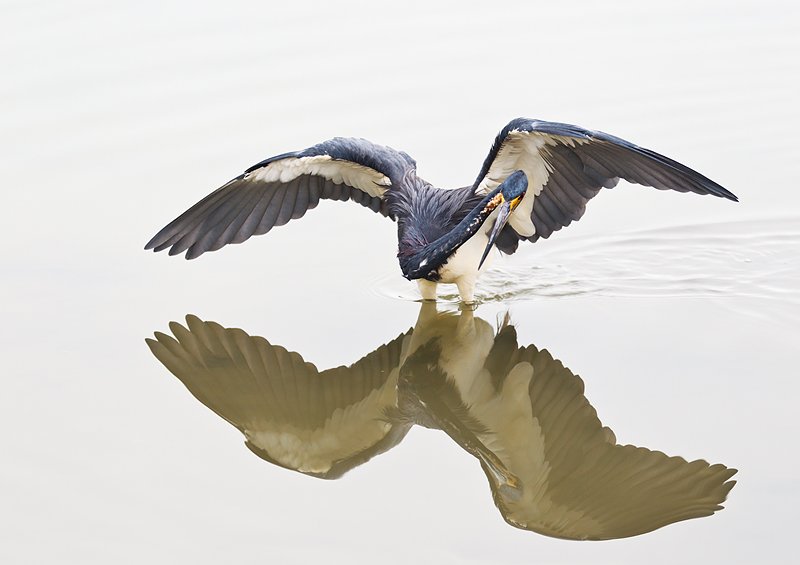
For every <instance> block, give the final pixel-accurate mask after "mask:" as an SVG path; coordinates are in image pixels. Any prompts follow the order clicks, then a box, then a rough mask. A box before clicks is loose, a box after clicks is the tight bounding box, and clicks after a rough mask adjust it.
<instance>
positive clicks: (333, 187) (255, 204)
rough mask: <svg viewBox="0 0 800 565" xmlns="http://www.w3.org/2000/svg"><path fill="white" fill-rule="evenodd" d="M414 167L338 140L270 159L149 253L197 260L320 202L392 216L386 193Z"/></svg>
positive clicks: (366, 145)
mask: <svg viewBox="0 0 800 565" xmlns="http://www.w3.org/2000/svg"><path fill="white" fill-rule="evenodd" d="M415 168H416V163H415V162H414V160H413V159H412V158H411V157H409V156H408V155H407V154H406V153H403V152H401V151H395V150H394V149H391V148H389V147H384V146H381V145H376V144H374V143H371V142H369V141H367V140H365V139H351V138H334V139H331V140H329V141H325V142H323V143H320V144H318V145H315V146H314V147H310V148H308V149H305V150H303V151H296V152H294V153H284V154H282V155H278V156H276V157H270V158H269V159H265V160H264V161H261V162H260V163H257V164H256V165H253V166H252V167H250V168H249V169H247V170H246V171H245V172H244V173H242V174H241V175H239V176H238V177H236V178H234V179H233V180H231V181H230V182H228V183H226V184H225V185H223V186H222V187H220V188H218V189H217V190H215V191H214V192H212V193H211V194H209V195H208V196H206V197H205V198H203V199H202V200H201V201H200V202H198V203H197V204H195V205H194V206H192V207H191V208H189V209H188V210H187V211H186V212H184V213H183V214H181V215H180V216H178V217H177V218H176V219H175V220H173V221H172V222H170V223H169V224H168V225H167V226H166V227H164V228H163V229H162V230H161V231H159V232H158V233H157V234H156V235H155V236H154V237H153V239H151V240H150V241H149V242H148V243H147V245H146V246H145V249H153V250H155V251H162V250H164V249H167V248H169V254H170V255H177V254H178V253H182V252H184V251H186V258H187V259H194V258H195V257H199V256H200V255H202V254H203V253H205V252H206V251H216V250H217V249H220V248H221V247H223V246H224V245H227V244H229V243H242V242H243V241H245V240H247V239H248V238H250V237H251V236H253V235H261V234H264V233H267V232H268V231H269V230H271V229H272V228H273V227H275V226H282V225H284V224H285V223H287V222H288V221H289V220H293V219H296V218H301V217H303V215H305V213H306V212H307V211H308V210H310V209H311V208H315V207H316V206H317V204H318V203H319V201H320V199H323V200H353V201H355V202H358V203H359V204H361V205H362V206H365V207H367V208H370V209H371V210H373V211H375V212H380V213H381V214H383V215H384V216H389V215H390V214H389V213H388V211H387V206H386V200H385V199H384V196H385V194H386V192H387V191H388V190H391V187H392V186H397V185H399V184H400V183H401V182H402V179H403V177H404V176H405V175H406V174H407V173H408V172H409V171H413V170H414V169H415Z"/></svg>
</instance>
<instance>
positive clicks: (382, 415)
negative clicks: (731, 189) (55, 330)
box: [148, 304, 736, 539]
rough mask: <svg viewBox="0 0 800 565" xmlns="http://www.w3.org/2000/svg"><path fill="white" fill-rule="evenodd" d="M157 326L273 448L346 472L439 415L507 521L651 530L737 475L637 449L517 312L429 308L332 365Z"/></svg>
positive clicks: (266, 450)
mask: <svg viewBox="0 0 800 565" xmlns="http://www.w3.org/2000/svg"><path fill="white" fill-rule="evenodd" d="M187 324H188V329H187V328H184V327H183V326H181V325H179V324H171V326H170V328H171V330H172V331H173V333H174V334H175V337H176V338H177V339H174V338H172V337H169V336H167V335H164V334H161V333H156V340H148V345H149V346H150V348H151V350H152V351H153V354H154V355H155V356H156V357H157V358H158V359H159V360H160V361H161V362H162V363H163V364H164V365H165V366H166V367H167V368H168V369H169V370H170V371H171V372H172V373H173V374H175V375H176V376H177V377H178V378H179V379H180V380H181V381H182V382H183V383H184V384H185V385H186V387H187V388H188V389H189V391H190V392H191V393H192V394H193V395H194V396H195V397H197V398H198V400H200V401H201V402H202V403H204V404H205V405H206V406H208V407H209V408H211V409H212V410H213V411H214V412H216V413H217V414H219V415H220V416H221V417H223V418H224V419H226V420H228V421H229V422H230V423H231V424H233V425H234V426H236V427H237V428H238V429H239V430H240V431H241V432H242V433H243V434H244V435H245V437H246V443H247V446H248V447H249V448H250V449H251V450H252V451H253V452H254V453H256V454H257V455H258V456H259V457H261V458H262V459H264V460H266V461H269V462H271V463H274V464H276V465H279V466H281V467H285V468H288V469H293V470H297V471H299V472H302V473H305V474H308V475H312V476H316V477H321V478H329V479H330V478H337V477H339V476H341V475H342V474H343V473H345V472H346V471H347V470H349V469H351V468H353V467H355V466H357V465H360V464H362V463H364V462H366V461H368V460H369V459H370V458H371V457H373V456H374V455H376V454H379V453H381V452H383V451H386V450H388V449H390V448H392V447H393V446H394V445H397V444H398V443H399V442H400V441H401V440H402V439H403V437H404V436H405V434H406V432H407V431H408V429H409V427H410V426H411V425H413V424H420V425H424V426H427V427H432V428H438V429H441V430H443V431H444V432H445V433H446V434H447V435H449V436H450V437H451V438H452V439H453V440H454V441H455V442H456V443H457V444H458V445H460V446H461V447H462V448H464V449H465V450H466V451H468V452H469V453H470V454H472V455H473V456H475V457H476V458H477V459H478V460H479V462H480V464H481V466H482V468H483V469H484V472H485V473H486V475H487V477H488V479H489V483H490V486H491V488H492V493H493V497H494V500H495V503H496V504H497V506H498V508H499V509H500V511H501V513H502V514H503V517H504V518H505V519H506V521H507V522H508V523H510V524H512V525H514V526H517V527H520V528H524V529H528V530H533V531H536V532H539V533H542V534H545V535H550V536H554V537H561V538H568V539H611V538H619V537H626V536H632V535H637V534H641V533H645V532H648V531H651V530H653V529H656V528H659V527H661V526H664V525H667V524H670V523H673V522H676V521H679V520H686V519H689V518H695V517H699V516H708V515H710V514H713V513H714V512H715V511H717V510H719V509H720V508H722V507H721V506H720V504H721V503H722V502H723V501H724V500H725V498H726V495H727V493H728V491H729V490H730V489H731V488H732V487H733V484H734V482H733V481H730V480H729V479H730V477H731V476H732V475H733V474H734V473H735V472H736V471H735V470H732V469H728V468H726V467H724V466H722V465H709V464H708V463H706V462H705V461H694V462H692V463H688V462H687V461H686V460H684V459H682V458H680V457H668V456H666V455H664V454H663V453H661V452H658V451H651V450H649V449H646V448H641V447H634V446H629V445H628V446H622V445H618V444H617V443H616V439H615V437H614V434H613V432H612V431H611V430H610V429H608V428H606V427H603V425H602V424H601V423H600V420H599V419H598V418H597V414H596V412H595V410H594V408H592V406H591V405H590V404H589V401H588V400H587V399H586V397H585V396H584V394H583V381H582V380H581V379H580V378H579V377H577V376H576V375H574V374H572V372H570V370H569V369H567V368H566V367H564V365H563V364H562V363H561V362H560V361H557V360H555V359H554V358H553V357H552V356H551V355H550V354H549V353H548V352H547V351H545V350H541V351H540V350H538V349H537V348H536V347H534V346H532V345H531V346H527V347H520V346H519V344H518V342H517V333H516V330H515V329H514V327H513V325H512V324H511V323H510V321H509V318H508V317H506V319H505V320H504V321H503V322H502V323H501V324H500V326H499V328H498V329H497V330H496V331H495V330H494V329H493V328H492V326H491V325H490V324H488V323H487V322H485V321H484V320H481V319H480V318H475V317H473V314H472V312H469V311H466V312H462V313H461V314H460V315H456V314H452V313H438V312H436V309H435V307H434V306H432V305H430V304H426V305H423V307H422V308H421V311H420V315H419V319H418V321H417V325H416V326H415V328H414V330H413V332H409V333H407V334H403V335H401V336H399V337H398V338H397V339H395V340H393V341H392V342H390V343H388V344H386V345H382V346H381V347H379V348H378V349H376V350H375V351H374V352H372V353H370V354H368V355H366V356H365V357H364V358H362V359H361V360H359V361H357V362H356V363H354V364H353V365H351V366H349V367H337V368H335V369H328V370H326V371H322V372H319V371H317V369H316V367H314V366H313V365H311V364H310V363H307V362H305V361H304V360H303V359H302V357H300V356H299V355H298V354H296V353H291V352H288V351H286V350H285V349H283V348H282V347H279V346H274V345H272V344H270V343H269V342H268V341H266V340H264V339H263V338H260V337H252V336H249V335H248V334H246V333H245V332H243V331H242V330H238V329H227V328H223V327H222V326H219V325H218V324H215V323H214V322H202V321H201V320H199V319H198V318H196V317H194V316H188V317H187Z"/></svg>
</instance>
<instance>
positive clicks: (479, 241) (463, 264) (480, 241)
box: [438, 221, 494, 283]
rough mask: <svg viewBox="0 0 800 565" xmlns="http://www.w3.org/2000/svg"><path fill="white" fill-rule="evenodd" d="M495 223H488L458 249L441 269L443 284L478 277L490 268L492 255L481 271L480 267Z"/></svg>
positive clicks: (440, 278) (440, 274)
mask: <svg viewBox="0 0 800 565" xmlns="http://www.w3.org/2000/svg"><path fill="white" fill-rule="evenodd" d="M493 224H494V222H493V221H487V222H486V223H484V225H483V226H481V229H479V230H478V231H477V233H475V235H473V236H472V237H470V238H469V239H468V240H467V241H465V242H464V244H463V245H462V246H461V247H459V248H458V249H456V251H455V253H453V254H452V255H451V256H450V258H449V259H448V260H447V262H446V263H445V264H444V265H442V266H441V267H439V271H438V273H439V281H438V282H442V283H454V282H456V281H457V280H458V279H460V278H462V277H464V276H477V275H478V273H479V272H483V271H484V270H486V268H487V267H488V266H489V263H491V259H492V253H490V254H489V256H488V257H486V261H484V263H483V266H482V267H481V269H480V271H479V270H478V265H479V264H480V262H481V257H482V256H483V251H484V249H486V245H487V244H488V243H489V231H490V229H491V226H492V225H493Z"/></svg>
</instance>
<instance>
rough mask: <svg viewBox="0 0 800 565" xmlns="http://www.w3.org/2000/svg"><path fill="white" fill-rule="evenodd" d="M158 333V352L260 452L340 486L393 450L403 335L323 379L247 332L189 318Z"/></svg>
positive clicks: (401, 431)
mask: <svg viewBox="0 0 800 565" xmlns="http://www.w3.org/2000/svg"><path fill="white" fill-rule="evenodd" d="M186 322H187V326H188V329H187V328H186V327H184V326H182V325H180V324H178V323H175V322H173V323H171V324H170V329H171V330H172V332H173V334H174V335H175V338H173V337H171V336H169V335H166V334H163V333H160V332H156V334H155V337H156V339H148V340H147V345H148V346H149V347H150V350H151V351H152V352H153V355H155V356H156V358H157V359H158V360H159V361H161V363H163V364H164V366H165V367H166V368H167V369H169V371H170V372H171V373H172V374H174V375H175V376H176V377H178V378H179V379H180V380H181V382H182V383H183V384H184V385H185V386H186V388H187V389H189V392H191V393H192V394H193V395H194V396H195V397H196V398H197V399H198V400H199V401H200V402H202V403H203V404H205V405H206V406H208V407H209V408H210V409H211V410H213V411H214V412H216V413H217V414H218V415H219V416H221V417H222V418H224V419H225V420H227V421H228V422H230V423H231V424H233V425H234V426H235V427H236V428H238V429H239V431H241V432H242V434H243V435H244V436H245V438H246V445H247V447H248V448H250V450H252V451H253V452H254V453H255V454H256V455H258V456H259V457H261V458H262V459H265V460H267V461H269V462H271V463H274V464H276V465H280V466H282V467H286V468H288V469H293V470H296V471H299V472H301V473H305V474H308V475H313V476H317V477H321V478H326V479H331V478H337V477H339V476H341V475H342V474H343V473H344V472H346V471H347V470H349V469H351V468H353V467H355V466H357V465H360V464H361V463H364V462H365V461H367V460H369V459H370V458H371V457H373V456H374V455H377V454H378V453H381V452H383V451H386V450H387V449H390V448H391V447H393V446H394V445H396V444H397V443H399V441H400V440H401V439H402V438H403V437H404V435H405V432H406V431H407V428H403V426H398V425H396V424H395V423H392V422H389V421H388V420H387V419H386V418H385V414H386V412H387V410H389V409H390V408H392V407H394V406H395V405H396V401H397V386H396V385H397V374H398V365H399V362H400V354H401V349H402V346H403V340H404V338H405V337H406V336H405V335H402V336H400V337H398V338H397V339H395V340H394V341H392V342H390V343H388V344H386V345H382V346H380V347H379V348H378V349H376V350H375V351H373V352H372V353H370V354H368V355H366V356H365V357H364V358H362V359H361V360H359V361H358V362H356V363H354V364H353V365H351V366H349V367H337V368H334V369H328V370H325V371H322V372H318V371H317V369H316V367H314V365H312V364H311V363H307V362H305V361H304V360H303V358H302V357H300V355H298V354H297V353H293V352H290V351H287V350H286V349H284V348H283V347H280V346H276V345H272V344H271V343H269V342H268V341H267V340H265V339H264V338H261V337H257V336H250V335H248V334H246V333H245V332H244V331H242V330H240V329H234V328H224V327H222V326H220V325H219V324H217V323H215V322H204V321H202V320H200V319H199V318H197V317H195V316H191V315H190V316H187V317H186Z"/></svg>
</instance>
